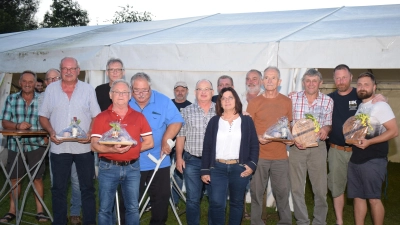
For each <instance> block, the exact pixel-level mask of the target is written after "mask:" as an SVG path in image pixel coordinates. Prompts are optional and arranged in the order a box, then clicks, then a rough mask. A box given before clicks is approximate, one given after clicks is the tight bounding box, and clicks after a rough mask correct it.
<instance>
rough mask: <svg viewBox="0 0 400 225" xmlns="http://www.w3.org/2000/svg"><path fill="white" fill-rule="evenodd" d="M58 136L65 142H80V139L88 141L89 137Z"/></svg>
mask: <svg viewBox="0 0 400 225" xmlns="http://www.w3.org/2000/svg"><path fill="white" fill-rule="evenodd" d="M56 138H57V139H58V140H60V141H64V142H67V141H69V142H78V141H86V140H87V138H73V137H60V136H56Z"/></svg>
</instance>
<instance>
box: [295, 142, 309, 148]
mask: <svg viewBox="0 0 400 225" xmlns="http://www.w3.org/2000/svg"><path fill="white" fill-rule="evenodd" d="M294 144H295V145H296V147H297V148H298V149H300V150H305V149H306V147H303V145H302V144H300V143H299V142H296V141H295V142H294Z"/></svg>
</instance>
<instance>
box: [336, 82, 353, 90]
mask: <svg viewBox="0 0 400 225" xmlns="http://www.w3.org/2000/svg"><path fill="white" fill-rule="evenodd" d="M336 88H337V89H338V91H339V92H345V91H347V90H349V88H350V84H349V85H346V84H341V85H336Z"/></svg>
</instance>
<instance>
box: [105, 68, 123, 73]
mask: <svg viewBox="0 0 400 225" xmlns="http://www.w3.org/2000/svg"><path fill="white" fill-rule="evenodd" d="M122 70H124V69H107V71H108V72H109V73H114V72H122Z"/></svg>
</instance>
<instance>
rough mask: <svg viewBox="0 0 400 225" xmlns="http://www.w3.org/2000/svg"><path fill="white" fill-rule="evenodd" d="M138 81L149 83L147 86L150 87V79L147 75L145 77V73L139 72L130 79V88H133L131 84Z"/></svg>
mask: <svg viewBox="0 0 400 225" xmlns="http://www.w3.org/2000/svg"><path fill="white" fill-rule="evenodd" d="M138 79H143V80H146V81H147V83H149V86H151V79H150V77H149V75H147V74H146V73H145V72H139V73H136V74H135V75H133V76H132V77H131V87H133V83H134V82H135V80H138Z"/></svg>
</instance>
